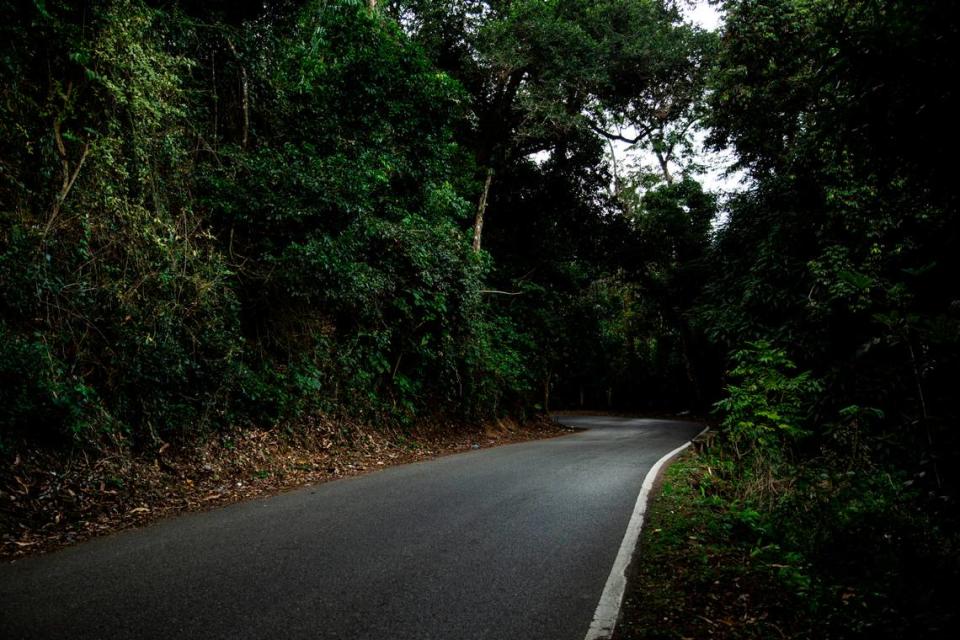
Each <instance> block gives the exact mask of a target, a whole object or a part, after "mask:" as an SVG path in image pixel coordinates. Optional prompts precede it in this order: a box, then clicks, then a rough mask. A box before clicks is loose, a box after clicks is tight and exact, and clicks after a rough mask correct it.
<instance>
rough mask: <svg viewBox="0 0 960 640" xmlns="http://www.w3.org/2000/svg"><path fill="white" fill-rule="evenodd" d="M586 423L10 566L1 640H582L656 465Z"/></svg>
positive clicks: (644, 425)
mask: <svg viewBox="0 0 960 640" xmlns="http://www.w3.org/2000/svg"><path fill="white" fill-rule="evenodd" d="M561 421H562V422H564V423H565V424H569V425H571V426H576V427H585V428H587V429H588V430H587V431H583V432H579V433H576V434H573V435H568V436H563V437H559V438H554V439H549V440H541V441H536V442H528V443H523V444H516V445H509V446H504V447H498V448H493V449H483V450H479V451H471V452H469V453H464V454H459V455H452V456H447V457H444V458H439V459H437V460H432V461H428V462H422V463H417V464H410V465H404V466H398V467H394V468H391V469H386V470H384V471H381V472H378V473H374V474H371V475H367V476H361V477H356V478H349V479H345V480H339V481H336V482H330V483H326V484H321V485H317V486H313V487H307V488H304V489H300V490H297V491H293V492H290V493H286V494H282V495H279V496H274V497H271V498H265V499H260V500H253V501H250V502H245V503H242V504H236V505H232V506H228V507H224V508H221V509H217V510H215V511H210V512H207V513H197V514H188V515H184V516H180V517H176V518H172V519H169V520H165V521H162V522H159V523H156V524H154V525H151V526H148V527H146V528H143V529H139V530H136V531H128V532H123V533H119V534H116V535H113V536H109V537H106V538H101V539H98V540H94V541H92V542H88V543H85V544H81V545H78V546H76V547H72V548H69V549H64V550H62V551H58V552H56V553H52V554H49V555H46V556H41V557H37V558H32V559H27V560H20V561H18V562H15V563H12V564H7V565H3V566H0V638H3V639H4V640H14V639H15V638H70V639H71V640H80V639H85V638H104V639H106V638H129V639H137V640H140V639H143V640H149V639H152V638H157V639H160V638H163V639H167V638H191V639H193V638H197V639H213V638H230V639H242V638H269V639H274V638H276V639H285V638H310V639H324V640H325V639H334V638H342V639H348V638H349V639H350V640H365V639H377V640H381V639H382V640H404V639H416V640H427V639H437V640H461V639H464V640H465V639H468V638H470V639H473V638H489V639H492V640H514V639H516V640H537V639H543V640H564V639H570V640H582V639H583V637H584V634H585V633H586V630H587V628H588V627H589V625H590V621H591V619H592V617H593V613H594V609H595V608H596V606H597V602H598V600H599V598H600V594H601V592H602V591H603V587H604V584H605V582H606V580H607V576H608V574H609V573H610V568H611V566H612V564H613V561H614V558H615V557H616V555H617V551H618V548H619V546H620V542H621V540H622V538H623V535H624V531H625V530H626V528H627V523H628V522H629V520H630V516H631V513H632V511H633V507H634V503H635V502H636V499H637V494H638V493H639V491H640V486H641V484H642V483H643V479H644V476H645V475H646V473H647V471H648V470H649V469H650V467H651V466H652V465H653V464H654V463H655V462H656V461H657V460H658V459H659V458H660V457H661V456H663V455H664V454H665V453H667V452H669V451H670V450H672V449H674V448H676V447H677V446H679V445H681V444H683V443H684V442H686V441H688V440H689V439H691V438H692V437H693V436H694V435H696V434H697V433H698V432H699V431H700V429H701V427H700V426H699V425H696V424H693V423H685V422H671V421H662V420H637V419H626V418H611V417H585V416H578V417H575V418H561Z"/></svg>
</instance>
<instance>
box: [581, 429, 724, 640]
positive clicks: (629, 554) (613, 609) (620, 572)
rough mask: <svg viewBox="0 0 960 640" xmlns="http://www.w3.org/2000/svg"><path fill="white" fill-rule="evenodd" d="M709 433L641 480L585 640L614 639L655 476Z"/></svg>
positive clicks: (662, 461) (659, 462) (660, 462)
mask: <svg viewBox="0 0 960 640" xmlns="http://www.w3.org/2000/svg"><path fill="white" fill-rule="evenodd" d="M709 430H710V427H707V428H706V429H704V430H703V431H701V432H700V433H698V434H697V435H696V436H694V437H693V438H692V439H691V440H689V441H688V442H686V443H684V444H682V445H680V446H679V447H677V448H676V449H674V450H673V451H671V452H670V453H668V454H667V455H665V456H663V457H662V458H660V459H659V460H657V463H656V464H654V465H653V466H652V467H651V468H650V471H648V472H647V476H646V477H645V478H644V479H643V486H642V487H640V495H639V496H637V504H636V506H634V507H633V515H632V516H630V524H628V525H627V532H626V533H625V534H623V542H621V543H620V551H619V552H618V553H617V559H616V560H614V561H613V568H612V569H611V570H610V577H608V578H607V584H606V585H605V586H604V587H603V594H602V595H601V596H600V603H599V604H597V610H596V612H595V613H594V614H593V622H591V623H590V628H589V629H587V635H586V637H585V638H584V640H608V639H609V638H611V637H612V636H613V629H614V627H615V626H616V625H617V618H619V617H620V605H621V604H623V593H624V591H625V590H626V588H627V567H628V566H629V565H630V560H631V559H632V558H633V552H634V550H635V549H636V548H637V541H639V539H640V530H641V529H642V528H643V516H644V514H645V513H646V511H647V501H648V500H649V498H650V491H651V490H652V489H653V483H654V482H656V480H657V476H658V475H659V474H660V469H662V468H663V466H664V465H665V464H666V463H667V462H669V461H670V460H671V458H673V457H675V456H676V455H677V454H679V453H680V452H681V451H683V450H684V449H686V448H687V447H689V446H690V444H691V443H692V442H693V441H694V440H695V439H697V438H699V437H700V436H702V435H703V434H705V433H706V432H707V431H709Z"/></svg>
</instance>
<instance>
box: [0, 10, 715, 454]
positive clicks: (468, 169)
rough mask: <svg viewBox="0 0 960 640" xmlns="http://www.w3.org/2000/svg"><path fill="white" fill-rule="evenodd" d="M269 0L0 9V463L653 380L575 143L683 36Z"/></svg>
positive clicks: (589, 157)
mask: <svg viewBox="0 0 960 640" xmlns="http://www.w3.org/2000/svg"><path fill="white" fill-rule="evenodd" d="M268 4H269V6H267V5H264V4H263V3H256V2H229V3H228V2H204V3H196V2H188V1H186V0H184V1H183V2H175V3H152V2H146V1H144V0H97V1H93V2H68V1H65V0H64V1H49V2H39V1H38V2H33V3H26V4H24V3H14V2H7V3H5V4H3V5H2V8H3V9H4V14H5V15H7V16H9V19H8V20H6V21H5V23H4V24H3V25H2V26H0V41H2V42H3V43H4V44H3V51H2V56H0V65H2V67H0V68H2V75H3V78H4V83H3V88H2V91H3V110H4V114H3V118H2V123H0V127H2V136H0V140H2V151H0V158H2V164H0V168H2V174H0V180H2V182H0V193H2V206H0V238H2V244H0V274H2V278H0V283H2V284H0V335H2V340H0V380H2V382H3V384H2V385H0V403H2V404H3V406H4V407H5V409H4V411H3V413H2V416H0V429H2V431H0V443H2V442H13V441H15V440H19V439H22V438H27V439H30V440H47V441H52V442H57V441H62V440H63V439H64V438H65V437H66V438H68V439H72V440H73V441H75V442H77V443H80V444H84V443H94V442H96V441H98V439H100V438H101V437H102V436H103V435H104V434H106V435H108V436H112V437H118V436H119V437H122V438H126V439H129V440H130V441H131V442H133V443H134V444H136V445H138V446H157V445H158V444H159V443H161V442H163V441H168V440H170V439H171V438H174V439H176V438H185V437H191V436H193V435H195V434H203V433H209V432H211V431H213V430H216V429H219V428H220V427H222V426H225V425H228V424H242V423H245V422H254V423H258V424H261V425H264V424H273V423H275V422H277V421H282V422H287V423H295V422H296V419H297V417H298V416H302V415H304V414H305V413H310V412H322V413H326V414H340V413H342V414H346V415H349V416H352V417H355V418H359V419H362V420H367V421H374V422H377V421H389V422H394V423H410V422H412V421H415V420H419V419H424V418H431V417H433V418H436V417H444V416H446V417H454V418H457V417H459V418H465V419H478V418H484V417H490V416H495V415H498V414H503V413H508V412H509V413H515V414H524V413H528V412H530V411H536V410H538V409H544V408H546V407H547V406H548V405H549V404H550V403H551V393H552V394H553V398H554V402H557V401H560V402H565V403H568V404H569V403H577V404H580V405H585V404H594V405H596V404H606V405H612V404H613V403H614V402H617V403H621V404H626V403H635V404H642V403H643V400H642V398H643V397H647V398H650V397H654V396H644V395H643V394H639V397H641V399H640V400H635V398H637V397H638V394H637V393H636V387H635V385H634V383H633V382H631V379H630V376H627V375H624V373H625V372H627V371H633V372H635V373H638V374H642V377H643V379H644V380H645V381H647V382H650V383H652V384H660V386H661V388H669V385H665V384H662V383H661V382H660V381H661V380H663V379H669V378H664V376H662V375H659V374H662V373H667V372H669V370H670V367H671V366H675V359H673V356H672V355H671V354H672V353H673V349H674V347H673V346H672V345H671V346H668V347H667V348H665V349H664V348H661V345H660V344H659V342H658V341H659V340H660V338H659V337H658V336H657V335H656V333H657V332H658V331H653V330H652V328H653V327H654V326H655V325H656V324H657V323H661V320H660V319H659V318H658V317H655V316H657V312H656V310H655V308H654V307H651V306H650V304H649V303H647V302H646V301H645V298H644V296H643V295H642V294H641V293H640V292H639V291H638V290H637V288H636V286H635V285H633V284H632V282H631V278H630V277H629V276H624V274H623V273H622V270H621V269H620V266H619V264H618V260H617V258H615V257H614V258H611V256H610V255H609V253H610V252H609V247H610V246H613V245H618V246H621V249H623V248H624V247H625V245H628V244H629V242H625V240H624V238H625V237H626V236H627V235H629V234H630V233H631V224H630V222H629V221H628V220H625V219H624V218H623V217H622V216H620V215H619V214H618V212H619V211H620V205H619V204H618V202H617V201H616V199H615V198H613V197H612V196H611V195H610V194H609V193H608V191H609V184H610V177H609V175H608V169H607V168H606V162H605V159H604V156H603V150H604V144H603V137H602V134H603V133H606V131H605V129H604V128H603V127H606V126H608V125H610V124H611V122H613V121H617V122H624V121H629V120H630V118H634V119H635V118H636V117H637V116H636V114H637V113H640V112H641V111H642V106H643V105H644V104H646V102H645V100H647V98H646V97H645V96H648V95H656V96H658V99H662V98H663V96H664V95H665V94H668V93H669V91H670V88H671V87H673V86H676V89H677V94H678V95H680V94H681V93H683V94H684V95H686V94H688V93H690V91H689V83H685V82H684V81H683V80H682V79H683V78H686V76H685V75H684V70H685V69H688V68H689V69H693V68H694V67H699V66H702V65H701V60H700V56H699V53H691V51H694V52H698V51H699V48H698V47H700V44H702V43H701V41H706V40H708V39H709V38H707V37H706V36H705V35H704V34H702V33H701V32H699V31H696V30H694V29H691V28H690V27H689V26H686V25H684V24H683V23H682V21H681V20H680V16H679V13H677V11H676V10H675V9H672V8H670V7H668V6H666V5H663V4H662V3H660V2H653V1H643V2H627V1H624V0H610V1H608V2H603V3H594V2H579V1H562V2H560V1H558V2H546V3H544V2H533V1H530V2H506V3H485V2H476V3H472V2H455V3H445V2H411V3H402V2H397V3H386V4H385V5H384V6H381V7H374V6H373V4H368V3H366V2H359V1H356V0H354V1H349V0H343V1H340V2H327V1H321V0H316V1H309V2H293V1H291V2H284V3H268ZM697 34H701V35H699V36H698V35H697ZM698 43H700V44H698ZM667 51H669V52H670V55H669V56H665V55H663V54H664V52H667ZM685 99H686V98H685ZM598 132H600V133H598ZM537 152H540V153H544V154H547V155H548V156H549V159H548V160H546V161H539V162H538V161H535V160H534V159H533V158H532V156H531V154H534V153H537ZM491 185H492V186H491ZM478 201H479V202H482V204H481V205H479V206H478V205H477V203H478ZM484 214H486V221H487V225H486V233H483V234H482V235H481V233H482V226H481V225H480V224H479V223H478V220H479V222H480V223H482V221H483V217H484ZM475 218H476V220H475ZM704 233H705V231H704ZM703 237H704V238H705V237H706V236H705V235H704V236H703ZM481 238H482V240H483V244H482V246H483V249H480V243H481ZM471 242H472V243H473V244H474V247H473V248H471ZM624 252H625V251H624V250H619V251H618V252H617V255H621V254H623V253H624ZM640 314H647V315H648V316H650V317H649V318H644V319H643V320H640V321H639V324H641V325H642V326H640V327H639V328H638V327H637V326H636V325H637V324H638V321H637V320H636V318H637V317H638V315H640ZM661 324H662V323H661ZM668 331H669V330H668ZM614 362H616V365H615V366H614V367H613V368H611V366H610V363H614ZM651 364H653V365H654V366H653V367H649V366H648V365H651ZM558 394H559V397H558ZM672 398H673V399H674V401H675V402H677V403H678V404H681V403H683V402H684V400H683V397H682V394H680V393H675V394H673V395H672ZM8 450H9V447H8Z"/></svg>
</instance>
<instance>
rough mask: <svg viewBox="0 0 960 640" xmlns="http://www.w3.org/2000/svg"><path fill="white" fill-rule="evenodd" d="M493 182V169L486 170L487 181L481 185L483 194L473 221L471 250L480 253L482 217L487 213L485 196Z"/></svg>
mask: <svg viewBox="0 0 960 640" xmlns="http://www.w3.org/2000/svg"><path fill="white" fill-rule="evenodd" d="M491 182H493V168H492V167H489V168H488V169H487V179H486V180H485V181H484V183H483V193H481V194H480V202H479V204H477V217H476V219H475V220H474V221H473V250H474V251H480V239H481V237H482V236H483V215H484V214H485V213H486V211H487V196H488V195H489V194H490V183H491Z"/></svg>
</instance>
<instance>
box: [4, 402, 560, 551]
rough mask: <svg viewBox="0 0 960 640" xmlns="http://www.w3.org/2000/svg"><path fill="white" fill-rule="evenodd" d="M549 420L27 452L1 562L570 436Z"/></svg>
mask: <svg viewBox="0 0 960 640" xmlns="http://www.w3.org/2000/svg"><path fill="white" fill-rule="evenodd" d="M571 431H572V430H571V429H569V428H566V427H563V426H561V425H559V424H556V423H555V422H553V421H551V420H549V419H548V418H540V419H536V420H531V421H528V422H526V423H525V424H523V425H518V424H517V423H515V422H513V421H510V420H503V421H499V422H497V423H490V424H487V425H485V426H483V427H477V426H472V427H471V426H465V425H454V424H449V423H445V424H437V425H431V426H422V427H419V428H417V429H414V430H409V431H400V430H384V429H375V428H366V427H362V426H359V425H356V424H349V425H348V424H344V423H335V422H333V421H331V420H327V419H323V418H314V419H310V420H307V421H305V423H304V424H301V425H299V426H298V428H297V429H296V431H295V433H296V435H290V434H288V433H284V432H283V430H271V431H264V430H256V429H244V430H236V431H235V432H233V433H229V434H223V435H220V436H218V437H216V438H212V439H211V440H208V441H207V442H204V443H199V444H191V445H190V446H181V447H175V446H171V445H169V444H163V443H161V444H159V445H158V446H157V447H156V448H155V449H154V450H152V451H149V452H146V453H140V454H133V453H131V451H130V449H129V447H125V446H124V445H123V443H122V442H116V443H113V444H112V445H111V446H110V447H104V448H102V449H101V450H99V451H97V452H95V453H94V452H91V451H84V450H76V451H63V450H47V449H39V448H24V449H22V450H21V451H20V453H19V454H17V455H15V456H13V459H12V462H10V463H8V464H7V465H5V468H2V469H0V559H3V560H13V559H17V558H20V557H24V556H28V555H35V554H39V553H44V552H47V551H51V550H54V549H57V548H60V547H64V546H67V545H70V544H74V543H77V542H81V541H83V540H87V539H90V538H93V537H97V536H101V535H105V534H109V533H112V532H115V531H120V530H122V529H128V528H131V527H139V526H143V525H145V524H147V523H149V522H152V521H155V520H157V519H160V518H163V517H166V516H170V515H174V514H177V513H182V512H186V511H203V510H208V509H212V508H214V507H217V506H221V505H225V504H230V503H233V502H238V501H241V500H247V499H249V498H253V497H256V496H262V495H270V494H274V493H278V492H282V491H286V490H290V489H294V488H297V487H301V486H304V485H308V484H314V483H319V482H326V481H328V480H335V479H337V478H343V477H346V476H353V475H359V474H364V473H369V472H371V471H376V470H378V469H383V468H385V467H388V466H392V465H397V464H404V463H408V462H416V461H419V460H426V459H429V458H435V457H438V456H442V455H446V454H450V453H457V452H462V451H466V450H469V449H479V448H486V447H493V446H497V445H502V444H510V443H514V442H522V441H526V440H534V439H539V438H548V437H553V436H558V435H563V434H567V433H570V432H571Z"/></svg>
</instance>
